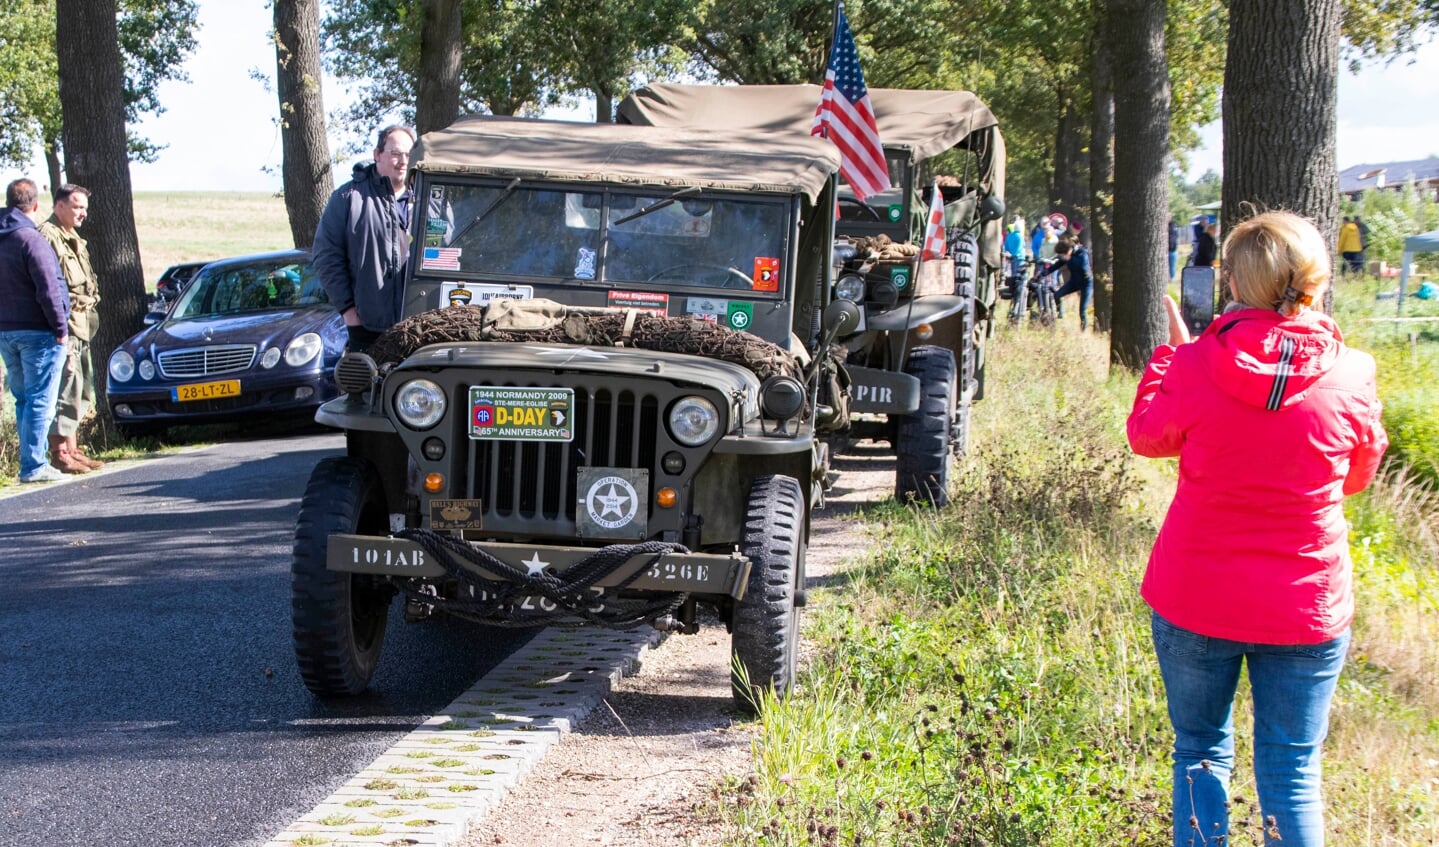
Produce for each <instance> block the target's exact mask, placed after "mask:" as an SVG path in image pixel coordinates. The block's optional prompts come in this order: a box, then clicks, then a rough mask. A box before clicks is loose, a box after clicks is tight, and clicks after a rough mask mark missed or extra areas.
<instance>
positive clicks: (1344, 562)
mask: <svg viewBox="0 0 1439 847" xmlns="http://www.w3.org/2000/svg"><path fill="white" fill-rule="evenodd" d="M1221 275H1222V278H1223V280H1224V281H1225V283H1226V284H1227V285H1228V286H1229V290H1230V293H1231V294H1232V295H1233V297H1234V302H1233V303H1232V304H1230V306H1229V308H1228V309H1226V310H1225V312H1224V314H1223V315H1221V316H1220V317H1219V318H1218V319H1217V320H1215V321H1214V323H1212V324H1211V325H1210V326H1209V327H1208V328H1207V329H1206V330H1205V331H1204V333H1203V334H1202V335H1201V336H1200V337H1199V338H1198V339H1197V340H1196V341H1195V342H1194V343H1192V344H1190V343H1187V342H1188V341H1189V334H1188V332H1187V331H1186V330H1185V327H1184V322H1183V320H1182V319H1181V318H1180V315H1179V308H1178V306H1176V305H1175V304H1174V301H1173V300H1166V308H1167V310H1168V312H1169V336H1170V343H1169V344H1166V345H1162V346H1160V347H1159V348H1158V349H1157V350H1155V351H1154V355H1153V357H1152V358H1151V359H1150V361H1149V366H1148V367H1147V368H1146V369H1145V373H1144V376H1143V378H1142V379H1141V380H1140V383H1139V390H1138V393H1137V395H1136V396H1135V398H1134V409H1133V411H1132V412H1131V413H1130V415H1129V422H1128V429H1129V443H1130V446H1131V447H1132V448H1133V449H1134V451H1135V452H1136V453H1138V454H1139V455H1141V456H1149V457H1152V458H1161V457H1168V456H1178V457H1179V483H1178V487H1177V489H1176V491H1175V494H1174V501H1173V502H1172V503H1171V504H1170V506H1169V512H1168V514H1167V515H1166V516H1165V519H1164V525H1163V527H1161V528H1160V530H1159V537H1158V538H1157V539H1156V540H1155V543H1154V549H1153V551H1152V552H1151V553H1150V557H1149V566H1148V569H1147V570H1146V572H1145V575H1144V584H1143V587H1142V589H1141V592H1142V594H1143V596H1144V599H1145V600H1146V601H1147V602H1148V603H1149V605H1150V607H1151V608H1153V610H1154V615H1153V622H1152V625H1153V632H1154V647H1155V652H1156V653H1157V654H1158V657H1159V667H1160V672H1161V674H1162V675H1163V677H1164V687H1165V692H1166V695H1167V698H1168V703H1169V717H1170V721H1171V723H1172V724H1173V725H1174V733H1175V742H1174V818H1175V827H1174V843H1175V845H1190V844H1194V845H1200V844H1215V843H1228V842H1227V841H1225V840H1223V839H1222V838H1220V837H1221V836H1227V835H1228V831H1229V820H1228V811H1227V809H1226V803H1227V799H1228V784H1229V775H1230V773H1231V771H1232V770H1233V768H1234V720H1233V709H1234V692H1235V689H1236V687H1237V686H1238V683H1239V672H1240V667H1241V666H1242V665H1244V664H1247V665H1248V666H1249V682H1250V687H1251V689H1252V691H1253V701H1254V774H1255V783H1256V789H1257V792H1258V794H1259V803H1260V809H1261V813H1262V815H1263V817H1264V821H1265V843H1266V844H1270V843H1278V840H1279V839H1281V838H1282V839H1283V844H1284V847H1299V846H1300V845H1318V844H1323V842H1324V816H1323V800H1322V798H1321V796H1320V745H1321V744H1322V742H1323V740H1324V736H1325V734H1326V732H1327V731H1328V725H1329V701H1330V699H1331V697H1332V696H1333V694H1334V689H1335V686H1336V684H1337V682H1338V678H1339V670H1340V668H1341V667H1343V665H1344V656H1345V652H1346V649H1347V647H1348V644H1349V622H1350V619H1351V618H1352V617H1353V613H1354V591H1353V580H1352V573H1351V569H1352V566H1351V564H1350V559H1349V544H1348V527H1347V525H1346V523H1345V520H1344V507H1343V500H1344V497H1345V496H1346V495H1349V494H1353V493H1354V492H1356V491H1360V490H1362V489H1363V488H1364V487H1365V486H1366V485H1368V484H1369V482H1370V481H1371V480H1372V479H1373V478H1374V473H1375V471H1376V470H1377V468H1378V466H1379V459H1380V457H1381V456H1383V454H1384V449H1385V447H1387V446H1388V443H1389V442H1388V438H1387V437H1386V436H1385V433H1384V428H1383V426H1382V425H1381V424H1380V422H1379V411H1380V409H1379V400H1378V398H1377V397H1376V396H1375V389H1374V360H1373V358H1371V357H1370V356H1369V355H1368V354H1366V353H1362V352H1359V351H1357V350H1351V349H1349V348H1348V347H1346V346H1344V343H1343V341H1342V339H1341V336H1340V334H1339V329H1338V327H1337V326H1335V324H1334V321H1333V320H1332V319H1330V318H1329V316H1328V315H1325V314H1324V313H1322V312H1320V311H1318V310H1317V309H1315V308H1314V306H1315V304H1317V302H1318V301H1319V298H1320V297H1321V296H1322V294H1323V293H1324V290H1325V288H1326V287H1327V286H1328V285H1329V279H1330V265H1329V253H1328V249H1327V247H1326V245H1325V243H1324V239H1323V238H1322V237H1321V236H1320V235H1319V231H1318V230H1317V229H1315V227H1314V225H1313V224H1311V223H1310V222H1309V221H1307V220H1305V219H1304V218H1301V217H1299V216H1297V215H1294V214H1291V213H1288V212H1267V213H1264V214H1262V215H1258V216H1257V217H1254V218H1251V219H1249V220H1247V221H1245V222H1244V223H1242V224H1239V225H1238V226H1236V227H1235V228H1234V231H1233V232H1232V233H1230V235H1229V238H1228V239H1227V240H1226V241H1225V245H1224V261H1223V264H1222V265H1221Z"/></svg>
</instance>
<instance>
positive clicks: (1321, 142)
mask: <svg viewBox="0 0 1439 847" xmlns="http://www.w3.org/2000/svg"><path fill="white" fill-rule="evenodd" d="M1342 17H1343V4H1342V3H1341V2H1340V0H1291V2H1286V3H1274V2H1271V0H1231V2H1230V4H1229V39H1228V45H1229V46H1228V51H1229V58H1228V61H1227V62H1226V63H1225V66H1224V99H1223V103H1222V114H1223V120H1224V131H1223V134H1224V193H1223V205H1222V207H1221V210H1220V211H1221V215H1222V218H1221V221H1222V226H1223V227H1224V228H1226V229H1227V228H1229V227H1232V226H1234V225H1235V224H1237V223H1239V222H1240V221H1242V220H1244V219H1245V218H1249V217H1253V216H1254V215H1255V214H1257V213H1258V212H1262V211H1265V210H1269V209H1288V210H1290V211H1292V212H1295V213H1298V214H1300V215H1303V216H1305V217H1307V218H1309V219H1311V220H1312V221H1314V223H1315V225H1316V226H1318V227H1319V231H1320V232H1322V233H1324V234H1325V235H1326V236H1327V237H1329V238H1330V244H1331V247H1332V246H1333V244H1334V241H1335V239H1336V237H1337V231H1338V228H1337V225H1336V224H1337V221H1338V217H1339V176H1338V171H1337V166H1336V162H1335V153H1334V135H1335V122H1336V111H1337V105H1336V103H1337V92H1338V80H1339V35H1340V30H1339V25H1340V21H1341V19H1342ZM1331 259H1332V255H1331Z"/></svg>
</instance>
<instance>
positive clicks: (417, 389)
mask: <svg viewBox="0 0 1439 847" xmlns="http://www.w3.org/2000/svg"><path fill="white" fill-rule="evenodd" d="M395 414H396V415H398V416H399V418H400V421H401V422H402V423H404V424H405V426H408V427H411V428H413V429H429V428H430V427H432V426H434V425H435V424H437V423H439V422H440V418H442V417H444V416H445V392H444V391H442V390H441V389H440V387H439V386H438V385H436V384H434V383H433V382H431V381H429V380H428V379H412V380H410V381H409V382H407V383H405V384H404V385H402V386H400V390H399V391H396V392H395Z"/></svg>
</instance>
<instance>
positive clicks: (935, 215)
mask: <svg viewBox="0 0 1439 847" xmlns="http://www.w3.org/2000/svg"><path fill="white" fill-rule="evenodd" d="M943 256H944V195H942V194H940V191H939V183H938V182H935V184H934V192H933V193H932V194H931V195H930V199H929V222H928V225H927V226H926V227H925V230H924V249H923V251H922V252H921V253H920V258H921V259H938V258H941V257H943Z"/></svg>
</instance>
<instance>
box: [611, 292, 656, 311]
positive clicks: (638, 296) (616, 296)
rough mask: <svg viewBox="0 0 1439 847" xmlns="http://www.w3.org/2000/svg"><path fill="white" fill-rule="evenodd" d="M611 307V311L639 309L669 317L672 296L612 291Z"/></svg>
mask: <svg viewBox="0 0 1439 847" xmlns="http://www.w3.org/2000/svg"><path fill="white" fill-rule="evenodd" d="M609 305H610V308H611V309H639V310H640V311H642V312H654V313H656V314H660V315H667V314H669V311H670V296H669V295H668V294H660V293H657V292H654V291H611V292H610V293H609Z"/></svg>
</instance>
